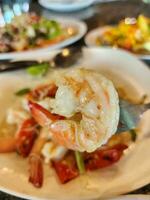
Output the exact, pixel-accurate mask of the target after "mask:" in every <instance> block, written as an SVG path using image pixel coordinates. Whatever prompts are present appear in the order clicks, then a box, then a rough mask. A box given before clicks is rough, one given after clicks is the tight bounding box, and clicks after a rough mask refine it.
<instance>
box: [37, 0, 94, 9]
mask: <svg viewBox="0 0 150 200" xmlns="http://www.w3.org/2000/svg"><path fill="white" fill-rule="evenodd" d="M38 2H39V4H40V5H41V6H43V7H44V8H47V9H51V10H55V11H60V12H71V11H77V10H80V9H83V8H86V7H88V6H90V5H91V4H93V3H94V0H86V1H85V0H83V1H80V2H74V3H71V4H62V3H53V2H52V3H48V0H47V2H46V1H44V0H38ZM45 2H46V3H47V6H46V5H45Z"/></svg>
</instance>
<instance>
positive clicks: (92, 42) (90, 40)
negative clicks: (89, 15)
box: [85, 26, 150, 60]
mask: <svg viewBox="0 0 150 200" xmlns="http://www.w3.org/2000/svg"><path fill="white" fill-rule="evenodd" d="M109 27H110V26H103V27H99V28H96V29H93V30H91V31H90V32H88V34H87V35H86V36H85V44H86V45H87V46H89V47H96V46H97V44H96V39H97V38H98V37H100V36H102V35H103V33H104V32H105V31H106V30H107V29H109ZM99 48H101V46H99ZM135 55H136V56H137V57H138V58H140V59H144V60H150V54H149V55H148V54H147V55H144V54H135Z"/></svg>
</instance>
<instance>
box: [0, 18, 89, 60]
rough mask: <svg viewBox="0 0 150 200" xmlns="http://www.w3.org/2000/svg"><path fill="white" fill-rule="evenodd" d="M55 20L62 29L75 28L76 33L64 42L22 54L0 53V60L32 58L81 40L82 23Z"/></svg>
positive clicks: (84, 30)
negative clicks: (31, 56)
mask: <svg viewBox="0 0 150 200" xmlns="http://www.w3.org/2000/svg"><path fill="white" fill-rule="evenodd" d="M56 20H58V21H59V22H60V23H61V24H62V26H64V27H69V26H70V27H75V28H76V29H77V31H78V33H77V34H76V35H74V36H72V37H70V38H68V39H66V40H64V41H61V42H59V43H57V44H53V45H49V46H47V47H43V48H37V49H34V50H27V51H22V52H10V53H0V60H4V59H20V57H26V58H27V57H30V55H34V56H35V55H36V54H37V55H38V54H40V53H42V52H43V51H52V50H56V49H60V48H63V47H66V46H68V45H70V44H73V43H74V42H76V41H78V40H79V39H81V38H82V37H83V36H84V35H85V33H86V31H87V26H86V24H85V23H84V22H82V21H79V20H74V19H67V18H63V19H60V18H58V19H57V18H56Z"/></svg>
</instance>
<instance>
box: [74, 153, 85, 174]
mask: <svg viewBox="0 0 150 200" xmlns="http://www.w3.org/2000/svg"><path fill="white" fill-rule="evenodd" d="M75 158H76V163H77V167H78V169H79V172H80V174H83V173H84V172H85V166H84V160H83V158H82V154H81V153H80V152H79V151H75Z"/></svg>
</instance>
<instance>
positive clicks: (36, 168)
mask: <svg viewBox="0 0 150 200" xmlns="http://www.w3.org/2000/svg"><path fill="white" fill-rule="evenodd" d="M29 182H30V183H32V184H33V185H34V186H35V187H37V188H40V187H41V186H42V184H43V161H42V159H41V157H40V155H37V154H32V155H30V158H29Z"/></svg>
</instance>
